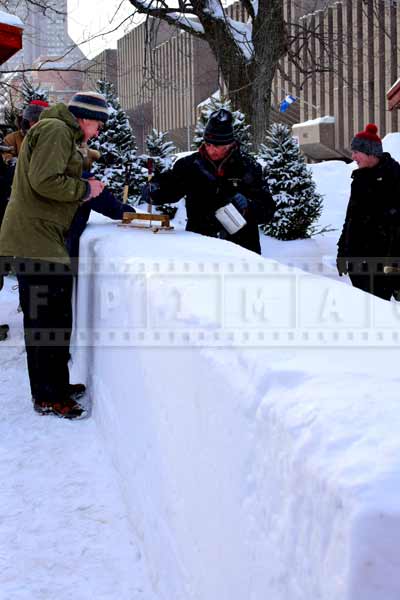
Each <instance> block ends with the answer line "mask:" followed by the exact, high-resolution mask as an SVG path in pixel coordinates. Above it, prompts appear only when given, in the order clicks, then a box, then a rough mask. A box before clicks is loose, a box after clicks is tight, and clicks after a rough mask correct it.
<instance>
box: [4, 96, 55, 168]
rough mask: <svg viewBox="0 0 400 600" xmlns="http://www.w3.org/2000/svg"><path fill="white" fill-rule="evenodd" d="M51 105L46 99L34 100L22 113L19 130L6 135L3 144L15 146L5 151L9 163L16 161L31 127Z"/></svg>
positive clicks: (5, 157) (5, 158) (6, 160)
mask: <svg viewBox="0 0 400 600" xmlns="http://www.w3.org/2000/svg"><path fill="white" fill-rule="evenodd" d="M48 107H49V103H48V102H46V101H45V100H32V102H30V104H28V106H27V107H26V108H25V109H24V111H23V113H22V120H21V126H20V128H19V129H18V130H17V131H13V132H12V133H9V134H8V135H6V136H5V138H4V140H3V144H6V145H7V146H10V147H11V148H13V150H12V151H11V152H3V158H4V160H5V162H6V163H7V164H9V165H10V164H13V163H15V161H16V159H17V157H18V154H19V152H20V150H21V146H22V142H23V141H24V137H25V136H26V134H27V132H28V131H29V129H30V128H31V127H32V125H34V124H35V123H37V122H38V120H39V117H40V115H41V113H42V111H43V110H44V109H45V108H48Z"/></svg>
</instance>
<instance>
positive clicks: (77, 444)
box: [0, 277, 153, 600]
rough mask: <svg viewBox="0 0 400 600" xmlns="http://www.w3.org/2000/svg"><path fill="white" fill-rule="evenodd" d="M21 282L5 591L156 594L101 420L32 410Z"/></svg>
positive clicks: (2, 573) (51, 595)
mask: <svg viewBox="0 0 400 600" xmlns="http://www.w3.org/2000/svg"><path fill="white" fill-rule="evenodd" d="M13 284H15V281H14V280H13V279H11V278H10V277H8V278H6V283H5V290H3V291H2V292H1V305H0V306H1V312H0V314H1V318H0V321H1V322H2V323H3V322H8V323H9V325H10V326H11V332H10V339H9V340H7V341H5V342H1V344H0V364H1V372H0V411H1V421H0V440H1V453H0V482H1V483H0V490H1V491H0V598H1V600H55V599H57V600H112V599H114V598H118V600H151V598H152V597H153V596H152V593H151V591H150V589H149V584H148V577H147V575H146V570H145V566H144V564H143V561H142V557H141V552H140V547H139V546H138V544H137V541H136V540H135V538H134V536H133V533H132V529H131V528H130V527H129V526H128V523H127V514H126V511H125V507H124V505H123V502H122V499H121V495H120V493H119V490H118V486H117V484H116V480H115V472H114V469H113V467H112V465H111V464H110V462H109V458H108V456H106V454H105V452H104V449H103V447H104V444H103V443H102V440H101V438H100V437H99V434H98V431H97V428H96V424H95V422H94V421H93V420H92V419H89V420H85V421H79V422H69V421H62V420H60V419H57V418H54V417H40V416H38V415H36V414H35V413H34V412H33V410H32V406H31V402H30V394H29V383H28V378H27V373H26V364H25V352H24V349H23V346H22V345H21V341H20V338H21V334H22V319H21V315H20V314H17V310H16V309H17V305H18V301H17V295H18V292H17V291H16V290H12V288H11V286H12V285H13Z"/></svg>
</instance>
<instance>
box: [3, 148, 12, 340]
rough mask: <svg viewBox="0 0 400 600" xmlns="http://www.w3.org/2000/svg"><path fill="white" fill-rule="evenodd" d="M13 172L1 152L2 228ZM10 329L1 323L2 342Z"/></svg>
mask: <svg viewBox="0 0 400 600" xmlns="http://www.w3.org/2000/svg"><path fill="white" fill-rule="evenodd" d="M13 172H14V171H11V170H10V169H9V168H8V167H7V165H6V163H5V162H4V160H3V157H2V156H1V154H0V229H1V224H2V222H3V217H4V213H5V210H6V207H7V204H8V198H9V195H10V192H11V183H12V176H13ZM3 280H4V277H3V274H1V273H0V291H1V290H2V289H3V283H4V281H3ZM9 329H10V328H9V326H8V325H7V324H3V325H0V342H2V341H3V340H5V339H7V336H8V331H9Z"/></svg>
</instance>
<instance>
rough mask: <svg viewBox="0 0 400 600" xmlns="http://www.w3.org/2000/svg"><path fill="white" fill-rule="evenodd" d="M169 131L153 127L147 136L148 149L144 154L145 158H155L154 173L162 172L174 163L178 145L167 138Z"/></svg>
mask: <svg viewBox="0 0 400 600" xmlns="http://www.w3.org/2000/svg"><path fill="white" fill-rule="evenodd" d="M167 137H168V132H166V131H165V132H163V131H157V129H152V130H151V132H150V133H149V135H148V136H147V137H146V151H147V153H146V154H144V155H143V156H142V158H143V159H144V160H147V159H148V158H149V157H150V158H152V159H153V165H154V167H153V168H154V173H162V172H163V171H167V170H168V169H170V168H171V167H172V165H173V163H174V158H175V156H174V154H175V152H176V147H175V145H174V143H173V142H171V141H170V140H168V139H167Z"/></svg>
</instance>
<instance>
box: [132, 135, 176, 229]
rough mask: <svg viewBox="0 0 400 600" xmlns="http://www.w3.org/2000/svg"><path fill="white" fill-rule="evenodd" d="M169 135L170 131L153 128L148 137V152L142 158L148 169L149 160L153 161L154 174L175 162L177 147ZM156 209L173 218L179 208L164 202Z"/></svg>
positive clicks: (165, 169) (168, 167)
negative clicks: (168, 137)
mask: <svg viewBox="0 0 400 600" xmlns="http://www.w3.org/2000/svg"><path fill="white" fill-rule="evenodd" d="M167 136H168V132H166V131H165V132H163V131H158V130H157V129H152V130H151V132H150V133H149V135H148V136H147V137H146V150H147V153H146V154H142V156H141V157H140V158H141V160H142V161H143V165H144V166H145V167H146V169H147V168H148V163H149V161H150V160H151V161H152V171H153V174H154V175H156V174H157V173H162V172H163V171H167V170H168V169H170V168H171V167H172V165H173V163H174V159H175V152H176V147H175V145H174V143H173V142H171V141H170V140H168V139H167ZM156 210H157V212H159V213H160V214H164V215H168V216H169V217H171V219H173V218H174V216H175V214H176V211H177V210H178V209H177V207H176V206H173V205H172V204H162V205H159V206H157V208H156Z"/></svg>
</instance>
